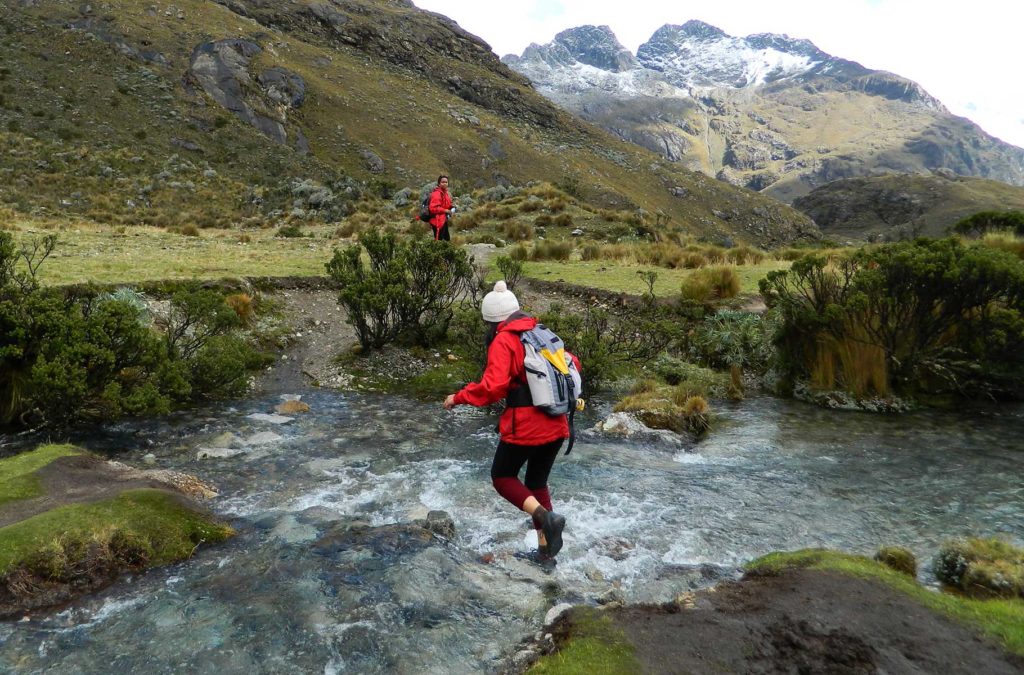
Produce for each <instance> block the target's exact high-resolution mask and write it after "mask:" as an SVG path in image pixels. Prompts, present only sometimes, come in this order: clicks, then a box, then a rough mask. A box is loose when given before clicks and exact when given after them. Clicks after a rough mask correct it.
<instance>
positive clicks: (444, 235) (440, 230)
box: [427, 175, 455, 241]
mask: <svg viewBox="0 0 1024 675" xmlns="http://www.w3.org/2000/svg"><path fill="white" fill-rule="evenodd" d="M427 208H428V209H429V210H430V227H431V228H433V230H434V239H435V240H442V241H451V236H450V235H449V234H448V218H449V217H450V216H451V215H452V213H453V212H454V211H455V207H454V206H453V205H452V196H451V195H450V194H448V176H445V175H441V176H438V177H437V187H436V188H434V191H433V192H431V193H430V202H429V204H428V206H427Z"/></svg>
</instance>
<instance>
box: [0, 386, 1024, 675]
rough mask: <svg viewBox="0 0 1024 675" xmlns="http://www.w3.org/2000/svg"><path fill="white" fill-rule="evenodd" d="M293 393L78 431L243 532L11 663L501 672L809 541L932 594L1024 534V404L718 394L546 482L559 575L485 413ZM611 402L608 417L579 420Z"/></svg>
mask: <svg viewBox="0 0 1024 675" xmlns="http://www.w3.org/2000/svg"><path fill="white" fill-rule="evenodd" d="M296 394H301V395H302V401H303V402H306V403H308V404H309V406H310V409H311V410H310V412H307V413H304V414H299V415H295V416H293V418H292V419H290V420H288V419H280V418H277V417H274V416H269V415H266V414H265V413H268V412H269V411H270V410H272V409H273V407H274V406H275V405H276V404H278V403H280V400H279V399H278V398H274V399H263V400H249V401H244V402H236V403H235V404H234V405H233V406H224V407H218V408H211V409H207V410H203V411H200V412H191V413H187V414H184V413H183V414H178V415H174V416H170V417H167V418H163V419H161V420H157V421H146V422H127V423H120V424H117V425H115V426H111V427H106V428H103V429H98V430H91V431H90V432H88V434H85V435H84V436H83V437H80V438H71V439H70V440H71V441H72V442H74V443H77V444H78V445H81V446H82V447H85V448H87V449H89V450H92V451H93V452H99V453H109V454H110V455H111V456H112V457H116V458H117V459H119V460H120V461H123V462H127V463H130V464H134V465H139V466H142V465H143V464H144V459H143V458H144V456H146V455H147V454H152V455H153V456H154V457H155V464H156V465H157V466H159V467H163V468H171V469H175V470H179V471H186V472H190V473H194V474H196V475H198V476H199V477H201V478H203V479H204V480H207V481H209V482H210V483H212V484H214V485H216V486H217V487H218V489H219V491H220V496H219V497H217V498H215V499H214V500H212V502H211V503H210V507H211V508H212V509H213V510H214V511H215V512H216V513H217V514H218V515H220V516H221V517H222V518H223V519H225V520H226V521H227V522H229V523H230V524H231V525H232V527H234V528H235V530H236V531H237V536H236V537H234V538H233V539H231V540H229V541H228V542H226V543H224V544H221V545H217V546H207V547H200V549H199V550H198V551H197V552H196V555H195V556H194V557H193V558H192V559H191V560H188V561H186V562H184V563H180V564H176V565H172V566H169V567H165V568H160V569H154V570H151V571H149V572H147V573H145V574H142V575H137V576H132V577H127V578H123V579H122V580H120V581H119V582H117V583H116V584H115V585H114V586H112V587H110V588H109V589H107V590H106V591H104V592H101V593H99V594H96V595H94V596H91V597H86V598H83V599H80V600H78V601H76V602H75V603H74V604H73V605H72V606H70V607H68V608H66V609H64V610H62V611H58V612H54V613H52V614H51V615H49V616H46V617H42V618H33V619H32V620H30V621H24V622H12V623H7V624H3V625H0V671H5V672H8V671H16V672H55V673H56V672H60V673H78V672H83V673H86V672H146V673H177V672H193V673H234V672H252V673H257V672H323V673H340V672H400V673H401V672H409V673H413V672H415V673H422V672H437V673H451V672H481V671H489V670H494V669H496V668H498V667H500V665H501V664H502V662H503V659H504V658H506V657H507V656H508V655H509V654H510V653H512V652H513V651H514V650H515V647H516V644H517V643H518V642H519V641H520V640H521V639H522V638H524V637H526V636H529V635H532V634H533V633H535V632H536V631H537V630H538V629H539V628H540V626H541V624H542V622H543V618H544V615H545V613H546V612H547V611H548V609H549V608H551V607H552V606H553V605H554V604H557V603H561V602H569V603H602V602H608V601H610V600H623V601H626V602H641V601H655V602H661V601H668V600H671V599H672V598H674V597H675V596H676V595H677V594H679V593H681V592H685V591H687V590H692V589H696V588H701V587H706V586H708V585H711V584H713V583H715V582H716V581H718V580H721V579H724V578H733V577H736V576H738V575H739V573H740V566H741V565H742V564H743V563H744V562H745V561H747V560H750V559H751V558H754V557H756V556H758V555H761V554H764V553H768V552H770V551H775V550H791V549H798V548H807V547H828V548H833V549H839V550H843V551H849V552H853V553H862V554H868V555H870V554H872V553H873V552H874V551H875V550H877V548H878V547H879V546H880V545H884V544H896V545H903V546H906V547H908V548H910V549H911V550H912V551H913V552H914V553H915V554H917V556H918V557H919V559H920V560H922V561H923V562H924V563H925V564H924V565H923V566H922V567H923V568H924V569H923V571H922V572H921V575H922V579H923V580H925V581H931V580H932V579H931V577H930V572H929V571H928V569H927V567H928V562H929V561H930V560H931V558H932V557H933V556H934V554H935V552H936V551H937V550H938V547H939V545H940V544H941V543H942V541H944V540H946V539H948V538H951V537H955V536H961V535H980V536H992V535H1000V534H1002V535H1010V536H1016V537H1017V538H1018V539H1019V538H1020V537H1021V536H1022V532H1024V526H1022V524H1024V483H1022V482H1021V479H1020V476H1021V475H1022V474H1024V472H1022V469H1024V407H1020V406H1015V407H1006V408H990V409H989V410H988V411H987V412H986V413H984V414H979V413H967V412H955V413H949V412H947V413H937V412H914V413H907V414H903V415H899V416H881V415H869V414H866V413H864V414H862V413H838V412H834V411H826V410H822V409H818V408H815V407H812V406H809V405H806V404H801V403H796V402H792V401H784V400H779V399H773V398H752V399H749V400H746V401H742V402H739V403H735V404H721V405H720V406H719V408H718V411H719V413H720V415H721V417H720V420H719V421H718V424H717V427H716V429H715V430H714V431H713V432H712V433H711V434H710V435H709V436H708V437H707V438H706V439H705V440H703V441H702V442H700V443H699V444H696V445H692V444H683V443H680V442H670V441H666V440H664V439H662V440H658V439H651V438H645V439H638V440H627V439H621V438H614V437H608V436H604V435H600V434H597V433H595V432H585V433H583V434H582V435H581V438H580V440H579V441H578V442H577V444H576V447H575V449H574V451H573V453H572V454H571V455H569V456H568V457H565V456H562V457H559V460H558V462H557V463H556V465H555V469H554V471H553V472H552V477H551V488H552V497H553V501H554V504H555V508H556V509H557V510H558V511H559V512H560V513H564V514H565V515H566V517H567V518H568V526H567V529H566V532H565V547H564V549H563V551H562V553H561V554H560V555H559V558H558V564H557V566H556V567H555V568H554V569H545V568H542V567H539V566H537V565H535V564H534V563H532V562H530V561H529V560H528V559H526V558H525V556H524V554H525V553H526V552H528V551H529V550H530V549H531V548H532V547H533V546H534V545H535V539H534V535H533V533H532V530H531V529H530V527H529V523H528V520H527V518H526V516H525V515H523V514H521V513H515V512H513V511H512V510H511V509H509V508H508V506H507V504H505V503H504V502H503V501H501V499H500V498H499V497H498V496H497V495H496V494H495V493H494V491H493V489H492V487H491V484H490V478H489V468H490V460H491V457H492V455H493V450H494V446H495V443H496V440H497V439H496V436H495V434H494V417H493V416H490V415H488V414H487V413H486V412H485V411H480V410H477V409H472V408H468V407H467V408H459V409H457V411H456V412H454V413H448V412H445V411H443V410H442V409H441V407H440V403H439V402H437V403H430V404H428V403H419V402H414V401H411V400H409V399H406V398H402V397H398V396H383V395H362V394H354V393H342V392H330V391H319V390H317V391H305V392H296ZM608 412H609V410H608V409H607V406H603V405H601V404H599V403H595V405H593V406H592V409H591V410H588V411H587V413H586V415H584V416H582V417H581V418H578V419H577V424H578V427H580V428H581V429H582V428H584V427H587V426H590V425H593V424H594V423H596V422H597V421H598V419H599V418H600V416H601V415H602V413H603V414H607V413H608ZM199 457H203V459H199ZM149 461H150V462H153V458H149ZM431 512H435V513H431ZM436 512H444V513H445V514H447V516H445V515H443V514H440V513H436Z"/></svg>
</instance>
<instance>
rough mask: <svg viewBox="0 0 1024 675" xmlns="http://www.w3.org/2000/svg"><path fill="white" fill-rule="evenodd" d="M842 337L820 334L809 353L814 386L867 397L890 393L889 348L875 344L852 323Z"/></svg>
mask: <svg viewBox="0 0 1024 675" xmlns="http://www.w3.org/2000/svg"><path fill="white" fill-rule="evenodd" d="M844 336H845V337H843V338H842V339H836V338H834V337H832V336H826V335H823V336H820V337H819V338H818V339H817V340H816V341H815V343H814V345H813V347H812V349H811V350H810V353H809V354H808V363H807V366H808V372H809V373H810V382H811V386H812V387H814V388H815V389H819V390H822V391H829V390H832V389H836V388H837V385H839V386H841V387H842V388H843V389H845V390H846V391H849V392H851V393H853V394H854V395H856V396H857V397H858V398H865V397H868V396H871V395H877V396H888V395H889V391H890V387H889V366H888V361H887V360H886V356H885V350H884V349H882V348H881V347H880V346H878V345H876V344H872V343H871V342H870V340H869V338H868V336H867V335H864V334H863V330H857V329H856V328H855V326H853V325H851V326H850V327H849V328H848V329H847V331H846V332H845V333H844Z"/></svg>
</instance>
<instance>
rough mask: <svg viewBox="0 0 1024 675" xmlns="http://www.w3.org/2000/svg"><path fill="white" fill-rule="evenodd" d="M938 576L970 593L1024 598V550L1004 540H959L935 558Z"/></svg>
mask: <svg viewBox="0 0 1024 675" xmlns="http://www.w3.org/2000/svg"><path fill="white" fill-rule="evenodd" d="M934 571H935V576H936V577H938V578H939V580H940V581H942V582H943V583H945V584H947V585H949V586H952V587H954V588H958V589H960V590H962V591H964V592H965V593H967V594H969V595H978V596H983V597H984V596H998V597H1004V598H1024V549H1021V548H1019V547H1016V546H1014V545H1013V544H1010V543H1009V542H1007V541H1003V540H1001V539H995V538H993V539H978V538H971V539H957V540H954V541H950V542H947V543H946V544H945V545H943V547H942V549H941V550H940V551H939V554H938V556H936V558H935V565H934Z"/></svg>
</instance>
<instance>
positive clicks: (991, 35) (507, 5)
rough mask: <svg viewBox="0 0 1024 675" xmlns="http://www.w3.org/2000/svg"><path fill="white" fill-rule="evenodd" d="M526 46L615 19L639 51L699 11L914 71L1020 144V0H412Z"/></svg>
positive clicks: (734, 30)
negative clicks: (667, 28) (661, 30)
mask: <svg viewBox="0 0 1024 675" xmlns="http://www.w3.org/2000/svg"><path fill="white" fill-rule="evenodd" d="M414 2H415V4H416V6H417V7H420V8H422V9H428V10H430V11H433V12H439V13H441V14H445V15H447V16H449V17H451V18H452V19H454V20H455V21H457V22H458V23H459V25H460V26H462V27H463V28H464V29H466V30H468V31H469V32H471V33H473V34H475V35H478V36H480V37H481V38H483V39H484V40H486V41H487V42H488V43H489V44H490V45H491V47H492V48H493V49H494V51H495V52H496V53H497V54H498V55H505V54H510V53H515V54H521V53H522V51H523V49H524V48H526V47H527V46H528V45H529V44H530V43H531V42H536V43H538V44H544V43H547V42H550V41H551V39H552V38H553V37H554V36H555V34H556V33H558V32H559V31H562V30H565V29H566V28H572V27H574V26H582V25H586V24H593V25H598V26H600V25H606V26H610V27H611V29H612V31H613V32H614V33H615V35H616V36H617V37H618V38H619V42H621V43H622V44H623V45H625V46H626V47H627V48H628V49H630V50H631V51H632V52H633V53H634V54H635V53H636V49H637V47H639V46H640V45H641V44H643V43H644V42H646V41H647V40H648V39H649V38H650V37H651V35H652V34H653V33H654V31H655V30H657V29H658V28H660V27H661V26H663V25H664V24H666V23H670V24H682V23H685V22H686V21H689V20H690V19H700V20H701V21H705V22H707V23H709V24H711V25H713V26H717V27H719V28H721V29H722V30H724V31H725V32H726V33H728V34H730V35H734V36H737V37H743V36H746V35H750V34H753V33H785V34H787V35H789V36H790V37H793V38H805V39H808V40H810V41H811V42H813V43H814V44H815V45H817V46H818V48H819V49H821V50H823V51H825V52H827V53H829V54H831V55H833V56H838V57H841V58H844V59H849V60H851V61H857V62H859V63H861V64H862V65H864V66H866V67H868V68H873V69H878V70H888V71H890V72H893V73H896V74H897V75H902V76H903V77H907V78H910V79H911V80H914V81H915V82H917V83H918V84H920V85H921V86H923V87H924V88H925V89H926V90H927V91H928V93H930V94H931V95H932V96H935V97H936V98H938V99H939V100H940V101H942V102H943V103H944V104H945V105H946V107H947V108H949V109H950V111H952V112H953V113H954V114H956V115H963V116H965V117H969V118H970V119H972V120H973V121H974V122H976V123H978V124H979V125H980V126H981V127H982V128H983V129H984V130H985V131H987V132H989V133H990V134H992V135H993V136H996V137H998V138H1001V139H1003V140H1004V141H1007V142H1009V143H1013V144H1014V145H1018V146H1021V147H1024V86H1022V84H1021V82H1022V80H1024V74H1022V70H1024V67H1022V66H1024V54H1022V52H1024V49H1022V42H1024V35H1022V29H1024V1H1022V0H970V1H969V2H964V1H956V2H954V1H953V0H775V1H774V2H771V1H766V0H702V1H701V2H688V1H687V0H674V1H673V0H616V1H615V2H612V1H611V0H519V1H518V2H516V3H512V2H495V1H494V0H414Z"/></svg>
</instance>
